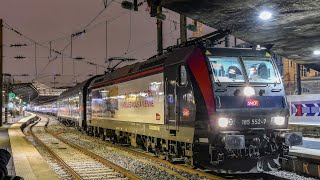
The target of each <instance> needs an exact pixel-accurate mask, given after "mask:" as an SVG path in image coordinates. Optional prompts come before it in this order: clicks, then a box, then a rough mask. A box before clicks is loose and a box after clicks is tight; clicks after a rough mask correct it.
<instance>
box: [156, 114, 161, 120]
mask: <svg viewBox="0 0 320 180" xmlns="http://www.w3.org/2000/svg"><path fill="white" fill-rule="evenodd" d="M160 118H161V116H160V114H158V113H156V120H157V121H160Z"/></svg>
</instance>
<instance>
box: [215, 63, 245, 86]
mask: <svg viewBox="0 0 320 180" xmlns="http://www.w3.org/2000/svg"><path fill="white" fill-rule="evenodd" d="M209 60H210V65H211V67H212V69H214V75H215V77H216V79H215V80H216V81H219V82H244V76H243V72H242V68H241V64H240V62H239V59H238V58H236V57H217V58H216V57H212V58H211V57H210V58H209Z"/></svg>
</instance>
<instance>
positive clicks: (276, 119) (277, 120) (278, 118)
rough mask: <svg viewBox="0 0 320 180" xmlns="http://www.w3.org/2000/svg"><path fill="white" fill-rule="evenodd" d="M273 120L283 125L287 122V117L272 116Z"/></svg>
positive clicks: (274, 122)
mask: <svg viewBox="0 0 320 180" xmlns="http://www.w3.org/2000/svg"><path fill="white" fill-rule="evenodd" d="M271 122H272V123H273V124H275V125H278V126H281V125H284V123H285V122H286V118H285V117H279V116H278V117H272V118H271Z"/></svg>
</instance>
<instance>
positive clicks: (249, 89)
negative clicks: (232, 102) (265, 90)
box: [243, 87, 256, 96]
mask: <svg viewBox="0 0 320 180" xmlns="http://www.w3.org/2000/svg"><path fill="white" fill-rule="evenodd" d="M243 93H244V95H245V96H253V95H255V94H256V92H255V91H254V89H253V88H252V87H245V88H244V89H243Z"/></svg>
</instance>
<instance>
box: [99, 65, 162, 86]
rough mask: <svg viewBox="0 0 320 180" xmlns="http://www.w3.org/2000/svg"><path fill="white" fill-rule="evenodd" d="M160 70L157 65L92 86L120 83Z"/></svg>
mask: <svg viewBox="0 0 320 180" xmlns="http://www.w3.org/2000/svg"><path fill="white" fill-rule="evenodd" d="M162 70H163V67H159V68H155V69H151V70H148V71H143V72H140V73H137V74H133V75H130V76H126V77H122V78H118V79H114V80H112V81H107V82H103V83H99V84H96V85H94V86H93V87H94V88H97V87H100V86H103V85H109V84H114V83H120V82H123V81H128V80H130V79H136V78H139V77H141V76H145V75H149V74H153V73H156V72H159V71H162Z"/></svg>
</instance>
